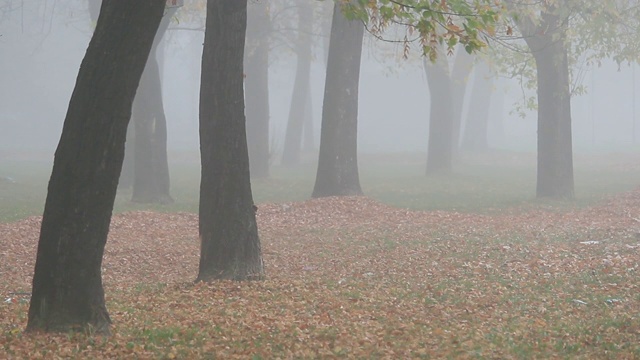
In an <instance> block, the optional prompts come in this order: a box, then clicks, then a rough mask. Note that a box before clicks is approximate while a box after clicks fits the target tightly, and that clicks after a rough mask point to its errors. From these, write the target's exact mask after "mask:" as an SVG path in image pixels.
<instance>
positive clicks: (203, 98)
mask: <svg viewBox="0 0 640 360" xmlns="http://www.w3.org/2000/svg"><path fill="white" fill-rule="evenodd" d="M246 21H247V2H246V1H238V0H209V1H208V2H207V21H206V31H205V37H204V49H203V53H202V79H201V82H200V84H201V85H200V155H201V161H202V179H201V182H200V227H199V230H200V243H201V248H200V267H199V272H198V278H197V280H196V281H209V280H213V279H236V280H244V279H255V278H260V277H262V274H263V266H262V255H261V251H260V239H259V238H258V227H257V225H256V215H255V210H254V205H253V198H252V195H251V184H250V174H249V155H248V150H247V135H246V131H245V116H244V96H243V72H242V71H243V69H242V60H243V55H244V44H245V32H246Z"/></svg>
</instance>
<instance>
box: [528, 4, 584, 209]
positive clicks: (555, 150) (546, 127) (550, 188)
mask: <svg viewBox="0 0 640 360" xmlns="http://www.w3.org/2000/svg"><path fill="white" fill-rule="evenodd" d="M556 10H557V9H556V7H555V5H549V7H545V8H544V9H543V11H542V12H541V14H540V23H539V24H537V25H536V24H534V22H533V21H531V20H530V19H529V18H527V17H522V18H520V21H519V22H518V27H519V28H520V31H521V32H522V33H523V34H524V35H525V36H524V39H525V41H526V43H527V45H528V46H529V48H530V49H531V53H532V54H533V58H534V59H535V63H536V72H537V75H536V79H537V81H538V173H537V183H536V184H537V185H536V196H537V197H553V198H573V197H574V183H573V152H572V140H571V92H570V91H571V84H570V80H569V60H568V48H567V47H568V43H567V35H566V23H565V22H566V18H564V17H561V16H559V14H558V13H557V12H556Z"/></svg>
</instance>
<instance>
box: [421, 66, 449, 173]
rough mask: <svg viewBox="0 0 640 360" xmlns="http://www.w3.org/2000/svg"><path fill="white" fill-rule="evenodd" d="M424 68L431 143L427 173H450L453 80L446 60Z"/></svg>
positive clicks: (428, 151) (429, 145)
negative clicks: (427, 86) (428, 99)
mask: <svg viewBox="0 0 640 360" xmlns="http://www.w3.org/2000/svg"><path fill="white" fill-rule="evenodd" d="M427 61H428V60H424V69H425V73H426V74H427V83H428V84H429V94H430V100H431V101H430V104H431V105H430V106H429V107H430V110H429V144H428V149H427V170H426V174H427V175H434V174H440V173H450V172H451V171H452V170H453V164H452V160H453V146H452V144H453V103H452V101H453V100H452V97H451V93H452V91H451V80H450V78H449V74H448V73H447V68H446V64H445V63H444V62H445V61H446V59H443V58H439V59H438V62H437V63H436V64H427Z"/></svg>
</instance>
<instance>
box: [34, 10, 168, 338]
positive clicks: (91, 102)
mask: <svg viewBox="0 0 640 360" xmlns="http://www.w3.org/2000/svg"><path fill="white" fill-rule="evenodd" d="M164 6H165V0H136V1H120V0H104V1H103V4H102V7H101V11H100V16H99V18H98V21H97V25H96V30H95V32H94V34H93V37H92V38H91V42H90V43H89V47H88V49H87V52H86V55H85V57H84V59H83V61H82V65H81V66H80V71H79V73H78V78H77V80H76V85H75V88H74V91H73V94H72V95H71V100H70V102H69V109H68V111H67V115H66V118H65V121H64V126H63V129H62V135H61V137H60V142H59V144H58V148H57V150H56V154H55V160H54V164H53V171H52V173H51V179H50V181H49V188H48V192H47V199H46V203H45V209H44V214H43V219H42V227H41V231H40V239H39V242H38V252H37V258H36V266H35V272H34V276H33V290H32V296H31V303H30V305H29V320H28V323H27V330H28V331H36V330H44V331H69V330H73V329H76V328H91V329H93V330H95V331H98V332H102V333H108V331H109V324H110V322H111V320H110V318H109V314H108V312H107V309H106V306H105V301H104V290H103V287H102V275H101V265H102V255H103V252H104V246H105V244H106V242H107V234H108V232H109V223H110V221H111V212H112V210H113V203H114V199H115V195H116V188H117V186H118V177H119V175H120V171H121V167H122V161H123V158H124V143H125V137H126V131H127V124H128V122H129V118H130V116H131V106H132V103H133V98H134V96H135V92H136V88H137V87H138V83H139V81H140V77H141V75H142V71H143V69H144V65H145V62H146V61H147V57H148V55H149V52H150V50H151V45H152V43H153V38H154V36H155V33H156V31H157V29H158V25H159V24H160V19H161V18H162V13H163V11H164Z"/></svg>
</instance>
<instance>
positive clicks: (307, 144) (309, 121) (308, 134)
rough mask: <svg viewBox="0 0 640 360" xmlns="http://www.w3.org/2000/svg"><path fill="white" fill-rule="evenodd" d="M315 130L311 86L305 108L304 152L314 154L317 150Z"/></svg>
mask: <svg viewBox="0 0 640 360" xmlns="http://www.w3.org/2000/svg"><path fill="white" fill-rule="evenodd" d="M314 134H315V132H314V129H313V108H312V100H311V84H309V90H308V91H307V101H306V105H305V107H304V138H303V139H302V150H304V151H306V152H312V151H314V150H315V148H316V142H315V139H314Z"/></svg>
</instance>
